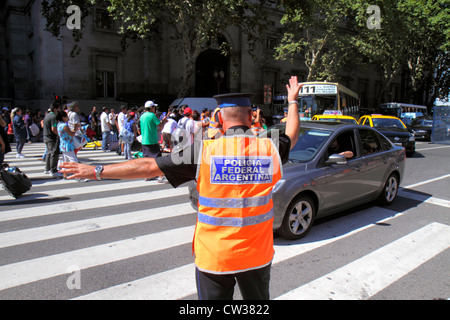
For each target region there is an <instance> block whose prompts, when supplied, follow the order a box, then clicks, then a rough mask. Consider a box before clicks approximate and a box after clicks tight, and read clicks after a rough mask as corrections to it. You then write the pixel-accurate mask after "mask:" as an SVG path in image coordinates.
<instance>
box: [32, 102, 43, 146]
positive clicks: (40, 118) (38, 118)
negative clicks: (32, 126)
mask: <svg viewBox="0 0 450 320" xmlns="http://www.w3.org/2000/svg"><path fill="white" fill-rule="evenodd" d="M43 120H44V116H43V115H42V110H41V109H39V110H37V111H36V115H35V117H34V123H36V125H37V126H38V128H39V132H38V134H37V135H36V142H41V135H42V121H43Z"/></svg>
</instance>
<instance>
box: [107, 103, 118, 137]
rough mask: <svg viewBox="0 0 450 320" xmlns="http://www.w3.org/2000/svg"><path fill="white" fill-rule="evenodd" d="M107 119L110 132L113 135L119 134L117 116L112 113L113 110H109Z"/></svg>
mask: <svg viewBox="0 0 450 320" xmlns="http://www.w3.org/2000/svg"><path fill="white" fill-rule="evenodd" d="M108 117H109V123H110V124H111V131H112V132H114V133H115V134H119V132H118V129H117V114H116V112H115V111H114V109H111V112H110V113H109V115H108Z"/></svg>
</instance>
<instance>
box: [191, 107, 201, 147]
mask: <svg viewBox="0 0 450 320" xmlns="http://www.w3.org/2000/svg"><path fill="white" fill-rule="evenodd" d="M192 121H193V133H192V134H191V140H192V143H194V139H197V140H202V139H203V128H202V123H203V122H202V120H201V116H200V114H199V113H198V111H197V110H194V111H192Z"/></svg>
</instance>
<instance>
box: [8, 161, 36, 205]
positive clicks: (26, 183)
mask: <svg viewBox="0 0 450 320" xmlns="http://www.w3.org/2000/svg"><path fill="white" fill-rule="evenodd" d="M0 178H1V182H2V186H3V189H5V190H6V191H8V193H9V194H10V195H11V196H13V197H14V198H16V199H17V198H19V197H20V196H21V195H22V194H24V193H25V192H27V191H28V190H30V189H31V185H32V183H31V180H30V178H28V177H27V175H26V174H25V173H23V172H22V171H20V170H19V168H16V167H12V168H8V167H6V168H2V169H1V171H0Z"/></svg>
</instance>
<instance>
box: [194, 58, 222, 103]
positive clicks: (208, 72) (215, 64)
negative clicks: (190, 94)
mask: <svg viewBox="0 0 450 320" xmlns="http://www.w3.org/2000/svg"><path fill="white" fill-rule="evenodd" d="M228 66H229V58H228V57H225V56H224V55H222V53H221V51H220V50H217V49H208V50H206V51H205V52H202V53H201V54H200V55H199V56H198V58H197V61H196V64H195V95H196V96H197V97H212V96H214V95H216V94H222V93H228V83H229V79H230V72H229V67H228Z"/></svg>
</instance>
